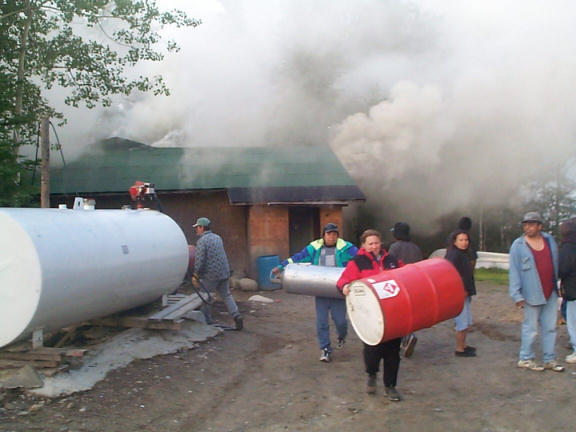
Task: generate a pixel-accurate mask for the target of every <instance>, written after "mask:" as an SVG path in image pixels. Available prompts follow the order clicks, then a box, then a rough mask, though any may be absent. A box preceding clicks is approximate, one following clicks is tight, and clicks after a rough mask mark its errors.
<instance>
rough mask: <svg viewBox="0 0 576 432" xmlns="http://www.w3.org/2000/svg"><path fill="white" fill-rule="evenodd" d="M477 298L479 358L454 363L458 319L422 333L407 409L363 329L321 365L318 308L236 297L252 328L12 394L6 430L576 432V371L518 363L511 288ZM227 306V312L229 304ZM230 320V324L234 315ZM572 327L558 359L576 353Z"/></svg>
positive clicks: (4, 398)
mask: <svg viewBox="0 0 576 432" xmlns="http://www.w3.org/2000/svg"><path fill="white" fill-rule="evenodd" d="M478 292H479V294H478V296H476V297H475V298H474V300H473V302H472V310H473V316H474V321H475V331H474V332H473V333H471V334H470V335H469V337H468V342H469V343H470V344H471V345H473V346H475V347H477V348H478V357H476V358H456V357H455V356H454V348H455V337H454V329H453V320H450V321H447V322H444V323H441V324H438V325H436V326H435V327H433V328H431V329H426V330H422V331H419V332H418V338H419V341H418V344H417V346H416V351H415V353H414V355H413V356H412V357H411V358H409V359H403V360H402V363H401V366H400V376H399V383H398V389H399V391H400V392H401V394H402V395H403V398H404V399H403V401H402V402H399V403H391V402H388V401H387V399H386V398H385V397H384V396H383V391H382V390H383V385H382V381H381V374H379V381H378V389H377V393H376V395H368V394H366V393H365V392H364V384H365V381H366V376H365V373H364V369H363V362H362V356H361V353H362V343H361V342H360V340H359V339H358V337H357V336H356V335H355V333H354V331H353V330H352V329H351V331H350V335H349V338H348V342H347V344H346V345H345V347H344V349H342V350H340V351H336V352H335V354H334V356H333V360H332V362H330V363H323V362H320V361H319V360H318V358H319V354H320V352H319V349H318V346H317V342H316V335H315V333H316V331H315V311H314V300H313V298H311V297H306V296H299V295H292V294H287V293H285V292H283V291H265V292H261V293H260V294H261V295H263V296H266V297H268V298H271V299H273V300H274V302H272V303H256V302H250V301H248V298H249V297H250V296H251V295H253V293H245V292H238V291H235V292H234V296H235V297H236V299H237V300H238V302H239V306H240V309H241V311H242V312H243V315H244V317H245V330H244V331H242V332H235V331H226V332H222V333H221V334H220V335H219V336H217V337H216V338H214V339H212V340H209V341H207V342H205V343H202V344H200V345H199V346H198V347H196V348H194V349H191V350H187V351H184V352H179V353H177V354H172V355H165V356H158V357H155V358H153V359H150V360H140V361H136V362H135V363H132V364H130V365H129V366H127V367H125V368H123V369H120V370H116V371H113V372H111V373H109V375H108V376H107V378H106V379H105V380H104V381H102V382H100V383H99V384H97V385H96V386H95V387H94V388H93V389H92V390H89V391H86V392H83V393H79V394H73V395H71V396H66V397H60V398H56V399H47V400H46V399H42V398H38V397H29V396H26V395H25V394H21V393H19V392H6V391H4V392H2V393H0V398H1V400H0V430H2V431H46V432H52V431H107V432H112V431H118V432H120V431H122V432H126V431H175V432H176V431H178V432H188V431H218V432H219V431H235V432H241V431H327V430H330V431H349V430H359V431H377V430H387V431H409V430H410V431H430V432H433V431H442V432H444V431H456V430H457V431H502V432H504V431H520V432H530V431H538V432H541V431H563V432H565V431H568V430H573V429H572V428H573V427H574V426H573V425H574V422H575V420H576V414H575V410H574V406H575V403H574V399H573V397H574V393H575V390H574V389H575V388H576V387H575V385H576V365H574V366H570V365H567V368H566V371H565V372H564V373H555V372H550V371H546V372H533V371H528V370H523V369H518V368H517V367H516V361H517V353H518V349H519V332H520V320H521V314H522V313H521V311H519V310H517V309H515V308H514V305H513V304H512V301H511V300H510V299H509V297H508V295H507V292H506V287H503V286H494V285H490V284H483V283H479V284H478ZM217 309H218V310H220V311H222V310H223V306H222V304H221V303H219V304H218V305H217ZM220 316H221V318H220V320H221V322H222V323H223V324H226V323H230V320H229V317H228V316H227V315H226V314H222V315H220ZM567 341H568V336H567V331H566V326H560V328H559V337H558V343H557V352H558V357H559V359H560V360H563V359H564V357H565V356H566V355H567V354H568V353H569V350H568V349H567V348H566V347H565V343H566V342H567Z"/></svg>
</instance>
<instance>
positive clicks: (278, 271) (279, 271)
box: [272, 267, 282, 276]
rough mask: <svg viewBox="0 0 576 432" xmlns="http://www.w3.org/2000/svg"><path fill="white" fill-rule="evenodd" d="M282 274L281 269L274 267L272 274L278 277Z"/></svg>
mask: <svg viewBox="0 0 576 432" xmlns="http://www.w3.org/2000/svg"><path fill="white" fill-rule="evenodd" d="M281 272H282V270H280V267H274V268H273V269H272V274H273V275H274V276H278V275H279V274H280V273H281Z"/></svg>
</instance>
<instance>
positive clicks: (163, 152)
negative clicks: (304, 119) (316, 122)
mask: <svg viewBox="0 0 576 432" xmlns="http://www.w3.org/2000/svg"><path fill="white" fill-rule="evenodd" d="M50 178H51V180H50V183H51V184H50V192H51V193H52V194H73V193H116V192H119V193H127V191H128V189H129V188H130V186H132V185H133V184H134V182H135V181H136V180H140V181H144V182H150V183H154V184H155V186H156V191H158V192H161V191H181V190H202V189H230V188H281V187H322V186H353V187H354V188H357V186H356V184H355V182H354V180H353V179H352V177H350V175H349V174H348V172H347V171H346V169H345V168H344V166H343V165H342V164H341V163H340V161H339V160H338V158H337V157H336V155H335V154H334V153H333V152H332V151H331V150H330V149H328V148H322V147H289V148H286V147H285V148H264V147H250V148H237V147H194V148H167V147H150V146H147V145H144V144H140V143H137V142H134V141H130V140H125V139H121V138H111V139H108V140H105V141H102V142H100V143H98V144H94V145H92V146H91V147H90V148H89V150H88V151H87V152H86V153H84V154H83V155H82V156H81V157H80V158H79V159H77V160H75V161H74V162H72V163H69V164H68V165H67V167H66V168H59V169H53V170H52V172H51V175H50ZM358 191H359V190H358ZM359 194H360V196H358V197H357V198H356V199H364V197H363V195H362V193H361V192H360V191H359Z"/></svg>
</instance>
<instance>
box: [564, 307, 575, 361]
mask: <svg viewBox="0 0 576 432" xmlns="http://www.w3.org/2000/svg"><path fill="white" fill-rule="evenodd" d="M564 303H565V304H566V327H568V334H569V335H570V343H571V344H572V349H573V350H574V351H576V300H569V301H565V302H564Z"/></svg>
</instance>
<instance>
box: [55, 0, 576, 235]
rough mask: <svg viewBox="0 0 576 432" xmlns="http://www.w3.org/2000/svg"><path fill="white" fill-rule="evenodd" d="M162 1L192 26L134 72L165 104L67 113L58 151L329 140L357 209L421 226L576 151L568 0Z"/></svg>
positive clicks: (573, 13) (130, 102)
mask: <svg viewBox="0 0 576 432" xmlns="http://www.w3.org/2000/svg"><path fill="white" fill-rule="evenodd" d="M158 3H159V5H160V6H162V7H165V8H171V7H177V8H180V9H184V10H186V11H187V12H188V14H189V15H190V16H193V17H195V18H200V19H202V21H203V24H202V25H201V26H200V27H198V28H196V29H185V30H178V31H173V32H172V33H171V34H170V35H169V36H172V37H174V38H176V39H177V41H178V42H179V44H180V45H181V47H182V49H181V51H180V52H179V53H177V54H174V55H169V56H167V57H166V60H165V61H164V62H162V63H160V64H149V65H146V66H145V67H143V68H141V69H138V70H135V71H133V73H135V74H140V73H147V74H156V73H160V74H162V75H163V76H164V79H165V81H166V82H167V84H168V86H169V87H170V89H171V92H172V94H171V96H169V97H153V96H151V95H143V94H137V95H133V96H131V97H128V98H122V99H119V100H118V101H117V103H116V104H115V106H114V107H112V108H111V109H107V110H102V109H99V110H92V111H88V112H86V111H83V110H77V111H74V112H68V111H67V112H66V115H67V116H68V117H69V119H70V121H69V126H67V128H66V131H65V132H63V133H62V134H61V135H62V136H64V137H68V141H69V142H73V143H75V144H76V143H90V142H93V141H95V140H96V139H99V138H106V137H109V136H115V135H116V136H123V137H125V138H129V139H133V140H136V141H140V142H144V143H147V144H151V145H156V146H307V145H330V146H331V147H332V149H333V150H334V151H335V153H336V154H337V155H338V157H339V158H340V160H341V161H342V162H343V164H344V165H345V166H346V167H347V169H348V170H349V171H350V173H351V174H352V176H353V177H354V178H355V180H356V181H357V182H358V184H359V186H360V187H361V188H362V189H363V191H364V192H365V193H366V195H367V197H368V202H367V204H368V205H371V206H373V207H375V208H380V209H381V210H383V211H384V212H385V213H386V214H387V217H389V218H390V220H392V221H394V220H399V219H407V220H409V221H410V222H411V223H413V224H418V225H420V226H421V227H422V229H424V228H426V229H429V230H433V229H434V228H435V221H436V220H437V219H438V218H440V217H442V216H443V215H445V214H450V213H451V212H454V211H457V210H460V209H461V210H462V211H466V210H467V209H468V208H470V206H472V205H478V203H485V205H486V206H487V207H490V206H492V207H494V206H498V205H503V204H510V203H513V202H514V200H516V199H518V186H519V185H520V184H522V183H523V182H525V181H526V180H530V179H531V180H534V179H536V178H538V176H540V175H542V173H544V172H546V171H548V170H550V169H552V168H555V167H557V166H558V165H559V164H561V163H562V162H563V161H565V160H566V159H567V158H568V155H573V153H574V137H575V135H576V131H575V125H576V122H575V121H574V120H575V119H574V116H575V114H574V113H576V98H574V96H573V89H572V88H573V84H572V79H573V77H574V76H576V57H575V56H573V55H572V51H573V47H574V46H576V30H575V28H574V25H573V23H574V22H576V20H575V18H576V3H574V2H572V1H567V0H557V1H553V2H547V3H544V2H541V1H537V0H508V1H505V2H502V1H497V0H482V1H481V0H477V1H462V2H453V1H442V0H419V1H397V0H395V1H392V0H380V1H376V0H357V1H354V2H350V1H345V0H330V1H328V0H309V1H307V0H290V1H287V0H285V1H283V0H270V1H266V2H262V1H260V0H234V1H217V0H211V1H185V0H180V1H176V0H172V1H168V0H163V1H159V2H158ZM55 100H56V101H57V98H56V99H55ZM76 125H81V127H82V130H79V127H77V126H76ZM87 125H91V126H93V127H87ZM73 147H74V148H80V147H81V146H79V145H74V146H73Z"/></svg>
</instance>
